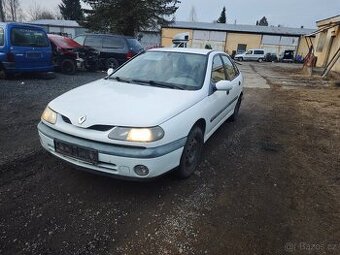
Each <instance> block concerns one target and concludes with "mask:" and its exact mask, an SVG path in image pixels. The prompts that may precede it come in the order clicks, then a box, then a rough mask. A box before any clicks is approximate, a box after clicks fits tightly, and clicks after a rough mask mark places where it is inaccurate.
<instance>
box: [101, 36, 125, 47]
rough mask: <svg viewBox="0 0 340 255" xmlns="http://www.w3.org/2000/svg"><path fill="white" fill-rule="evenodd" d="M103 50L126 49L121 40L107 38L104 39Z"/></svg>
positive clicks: (111, 37)
mask: <svg viewBox="0 0 340 255" xmlns="http://www.w3.org/2000/svg"><path fill="white" fill-rule="evenodd" d="M103 48H113V49H121V48H124V42H123V40H122V39H121V38H117V37H113V36H105V37H104V39H103Z"/></svg>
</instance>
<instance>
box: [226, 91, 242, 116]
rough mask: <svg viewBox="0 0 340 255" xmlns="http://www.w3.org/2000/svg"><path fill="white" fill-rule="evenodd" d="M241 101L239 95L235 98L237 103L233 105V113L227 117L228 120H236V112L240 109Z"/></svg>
mask: <svg viewBox="0 0 340 255" xmlns="http://www.w3.org/2000/svg"><path fill="white" fill-rule="evenodd" d="M241 102H242V96H240V97H239V99H238V100H237V103H236V105H235V109H234V113H233V114H232V115H231V116H230V117H229V120H230V121H236V120H237V118H238V112H239V110H240V106H241Z"/></svg>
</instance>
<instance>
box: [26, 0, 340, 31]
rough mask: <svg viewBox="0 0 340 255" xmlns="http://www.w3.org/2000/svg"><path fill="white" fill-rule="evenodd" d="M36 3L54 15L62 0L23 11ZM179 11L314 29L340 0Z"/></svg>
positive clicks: (186, 15)
mask: <svg viewBox="0 0 340 255" xmlns="http://www.w3.org/2000/svg"><path fill="white" fill-rule="evenodd" d="M34 2H36V3H37V4H38V5H41V6H43V7H45V8H47V9H49V10H51V11H52V12H56V11H57V10H58V7H57V6H58V4H59V3H60V2H61V0H43V1H41V0H40V1H35V0H20V3H21V6H22V9H23V10H25V9H28V8H29V7H30V6H32V5H33V4H34ZM181 2H182V3H180V4H179V8H178V10H177V12H176V20H177V21H189V20H190V13H191V12H192V11H191V10H192V9H193V8H194V10H195V13H196V17H197V21H200V22H213V21H214V20H217V19H218V18H219V16H220V14H221V11H222V8H223V6H225V7H226V10H227V22H228V23H235V21H236V23H237V24H249V25H255V23H256V21H257V20H260V19H261V18H262V17H263V16H266V17H267V20H268V23H269V25H274V26H277V25H282V26H286V27H300V26H304V27H305V28H315V21H316V20H320V19H324V18H327V17H331V16H335V15H339V14H340V0H209V1H206V0H181Z"/></svg>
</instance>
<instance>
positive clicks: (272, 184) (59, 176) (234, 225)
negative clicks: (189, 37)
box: [0, 63, 340, 255]
mask: <svg viewBox="0 0 340 255" xmlns="http://www.w3.org/2000/svg"><path fill="white" fill-rule="evenodd" d="M299 68H300V66H296V65H280V64H275V65H272V64H270V63H263V64H258V63H250V64H249V63H243V65H242V66H241V69H242V70H243V72H244V73H245V74H246V82H248V83H249V84H247V87H248V88H246V89H245V97H244V101H243V104H242V106H241V110H240V117H239V119H238V120H237V122H235V123H230V122H226V123H225V124H223V125H222V126H221V128H219V130H218V131H217V132H216V133H215V134H214V135H213V136H212V137H211V138H210V139H209V141H208V142H207V143H206V145H205V153H204V158H203V161H202V163H201V165H200V166H199V168H198V171H197V172H196V173H195V174H194V175H193V176H192V177H191V178H189V179H187V180H184V181H179V180H177V179H176V178H175V177H174V176H173V175H172V174H171V173H170V174H168V175H166V176H164V177H162V178H160V179H157V180H155V181H152V182H147V183H135V182H127V181H119V180H115V179H111V178H108V177H103V176H98V175H94V174H89V173H85V172H82V171H78V170H76V169H74V168H73V167H72V166H70V165H68V164H66V163H64V162H62V161H60V160H58V159H56V158H54V157H52V156H50V155H49V154H48V153H46V152H45V151H43V150H42V149H41V147H40V145H39V139H38V135H37V131H36V125H37V123H38V121H39V118H40V114H41V112H42V111H43V109H44V107H45V106H46V104H47V102H48V101H50V100H51V99H53V98H54V97H56V96H57V95H59V94H61V93H63V92H65V91H67V90H69V89H72V88H74V87H77V86H79V85H81V84H84V83H86V82H89V81H92V80H95V79H98V78H100V77H103V76H104V74H103V73H79V74H78V75H76V76H65V75H61V74H57V76H56V78H55V79H51V80H46V79H41V77H35V78H28V77H22V78H19V79H15V80H10V81H4V80H0V91H1V100H0V130H1V143H0V254H10V255H13V254H79V255H80V254H340V241H339V240H340V229H339V226H340V189H339V184H340V175H339V169H340V155H339V148H340V139H339V137H340V129H339V123H340V122H339V120H340V90H339V89H338V88H335V87H332V86H330V85H329V84H330V83H329V82H325V81H322V80H320V79H318V78H313V79H308V78H306V77H304V76H302V75H300V74H299V72H298V69H299ZM257 76H261V82H260V83H259V86H258V87H256V86H255V87H254V86H253V85H254V83H253V82H252V81H256V79H254V77H257ZM22 82H24V84H22ZM250 83H251V84H250Z"/></svg>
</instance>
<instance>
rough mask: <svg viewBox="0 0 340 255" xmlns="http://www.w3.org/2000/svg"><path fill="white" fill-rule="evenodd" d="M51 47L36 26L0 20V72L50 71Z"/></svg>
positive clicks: (43, 32) (44, 33) (9, 73)
mask: <svg viewBox="0 0 340 255" xmlns="http://www.w3.org/2000/svg"><path fill="white" fill-rule="evenodd" d="M52 70H53V64H52V48H51V44H50V42H49V40H48V38H47V35H46V32H45V31H44V30H43V29H42V28H41V27H38V26H32V25H26V24H21V23H1V22H0V72H1V73H3V74H4V75H5V76H10V75H13V74H16V73H28V72H50V71H52Z"/></svg>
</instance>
